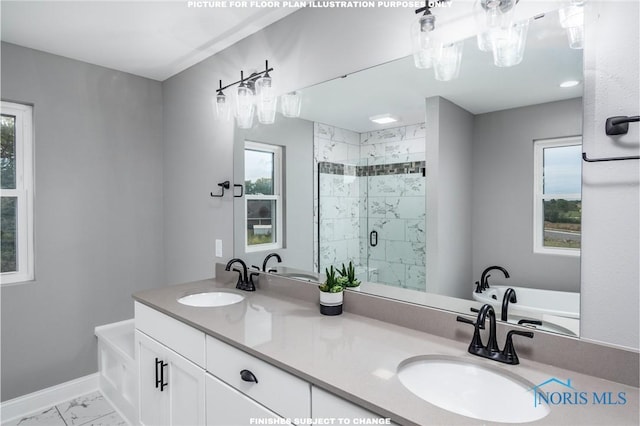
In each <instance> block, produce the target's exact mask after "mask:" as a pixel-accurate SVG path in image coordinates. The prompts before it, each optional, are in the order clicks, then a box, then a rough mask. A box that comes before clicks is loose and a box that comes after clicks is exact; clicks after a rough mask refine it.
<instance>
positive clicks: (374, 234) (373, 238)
mask: <svg viewBox="0 0 640 426" xmlns="http://www.w3.org/2000/svg"><path fill="white" fill-rule="evenodd" d="M369 245H370V246H371V247H375V246H377V245H378V231H371V232H369Z"/></svg>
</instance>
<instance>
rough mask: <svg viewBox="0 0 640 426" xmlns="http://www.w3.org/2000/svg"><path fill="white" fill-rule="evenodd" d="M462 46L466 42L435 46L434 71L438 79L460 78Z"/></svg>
mask: <svg viewBox="0 0 640 426" xmlns="http://www.w3.org/2000/svg"><path fill="white" fill-rule="evenodd" d="M462 46H464V43H463V42H462V41H458V42H456V43H447V44H439V45H437V46H436V47H435V48H434V55H433V71H434V75H435V77H436V80H439V81H449V80H453V79H454V78H458V74H460V64H461V63H462Z"/></svg>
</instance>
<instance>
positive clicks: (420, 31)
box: [411, 1, 436, 69]
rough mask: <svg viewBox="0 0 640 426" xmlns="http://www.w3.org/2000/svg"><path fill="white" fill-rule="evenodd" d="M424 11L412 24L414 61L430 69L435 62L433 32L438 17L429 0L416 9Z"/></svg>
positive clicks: (417, 66) (420, 66)
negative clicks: (432, 11)
mask: <svg viewBox="0 0 640 426" xmlns="http://www.w3.org/2000/svg"><path fill="white" fill-rule="evenodd" d="M421 12H423V14H422V16H420V18H419V19H418V20H417V21H414V22H413V23H412V24H411V43H412V46H413V61H414V63H415V65H416V68H421V69H428V68H431V66H432V64H433V60H432V59H433V53H432V44H433V40H431V33H432V32H433V30H434V29H435V27H436V17H435V16H434V15H433V14H432V13H431V10H430V6H429V2H428V1H425V5H424V7H421V8H420V9H418V10H416V13H421Z"/></svg>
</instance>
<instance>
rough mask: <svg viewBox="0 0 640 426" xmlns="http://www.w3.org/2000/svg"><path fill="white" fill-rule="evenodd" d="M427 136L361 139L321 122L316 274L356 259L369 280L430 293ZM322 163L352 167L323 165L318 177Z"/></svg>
mask: <svg viewBox="0 0 640 426" xmlns="http://www.w3.org/2000/svg"><path fill="white" fill-rule="evenodd" d="M424 137H425V128H424V125H423V124H420V125H413V126H406V127H398V128H394V129H387V130H381V131H375V132H367V133H362V134H358V133H355V132H352V131H349V130H344V129H339V128H336V127H332V126H328V125H324V124H320V123H315V125H314V156H315V161H314V167H315V170H314V179H315V182H314V207H315V209H314V220H315V225H316V226H314V250H315V253H314V263H315V266H316V270H318V266H319V267H320V268H324V267H325V266H328V265H331V264H333V265H340V264H341V263H342V262H344V263H347V262H348V261H349V259H356V262H357V263H358V264H359V267H357V272H359V276H360V277H361V278H362V279H365V280H369V281H376V282H383V283H386V284H390V285H394V286H400V287H407V288H413V289H421V290H424V288H425V279H426V273H425V260H426V253H425V239H424V235H425V202H424V200H425V198H424V195H425V178H424V177H423V175H422V173H420V171H421V168H422V167H424V160H425V153H424V151H425V142H424ZM321 162H324V163H333V164H336V163H338V164H344V165H345V166H338V168H340V170H337V169H336V168H335V167H333V168H332V166H331V165H329V164H323V165H322V167H323V168H322V169H321V173H320V175H318V164H319V163H321ZM383 165H385V166H383ZM318 176H320V177H319V182H318V180H317V179H318ZM318 183H319V185H320V186H319V187H320V194H322V203H321V204H320V209H321V211H320V218H321V223H320V227H321V228H322V232H321V233H320V235H319V236H318V226H317V225H318ZM372 230H375V231H376V232H377V233H378V244H377V245H376V246H375V247H370V245H369V233H370V231H372ZM318 238H320V240H321V242H322V250H321V259H320V264H319V265H318V252H317V250H318ZM367 275H368V277H367Z"/></svg>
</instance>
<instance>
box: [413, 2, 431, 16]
mask: <svg viewBox="0 0 640 426" xmlns="http://www.w3.org/2000/svg"><path fill="white" fill-rule="evenodd" d="M422 12H424V14H425V15H431V6H429V0H424V7H421V8H420V9H416V14H418V13H422Z"/></svg>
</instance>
